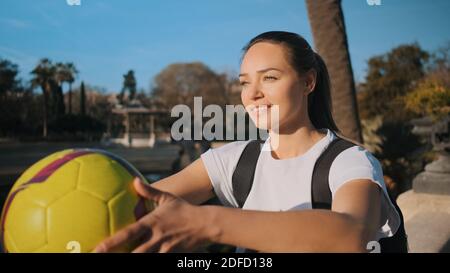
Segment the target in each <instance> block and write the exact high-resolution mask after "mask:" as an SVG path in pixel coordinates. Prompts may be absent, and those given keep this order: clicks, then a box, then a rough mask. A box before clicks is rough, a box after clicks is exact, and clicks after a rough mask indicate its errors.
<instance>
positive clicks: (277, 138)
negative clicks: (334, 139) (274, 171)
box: [269, 122, 326, 159]
mask: <svg viewBox="0 0 450 273" xmlns="http://www.w3.org/2000/svg"><path fill="white" fill-rule="evenodd" d="M269 136H270V145H271V148H272V151H271V153H272V157H273V158H275V159H288V158H293V157H297V156H301V155H302V154H304V153H306V152H307V151H308V150H309V149H310V148H311V147H312V146H314V144H316V143H317V142H318V141H320V140H321V139H322V138H323V137H325V136H326V132H325V133H324V132H321V131H319V130H317V129H316V128H314V126H313V125H312V124H311V123H310V122H309V123H306V124H304V125H300V126H298V127H297V128H296V129H294V130H289V133H283V132H282V131H280V132H274V131H270V132H269Z"/></svg>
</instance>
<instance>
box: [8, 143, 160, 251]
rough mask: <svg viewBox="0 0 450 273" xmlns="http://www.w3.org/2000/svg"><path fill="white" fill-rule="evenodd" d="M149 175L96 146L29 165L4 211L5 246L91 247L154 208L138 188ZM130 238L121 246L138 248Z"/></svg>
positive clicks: (41, 248)
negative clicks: (136, 181) (137, 183)
mask: <svg viewBox="0 0 450 273" xmlns="http://www.w3.org/2000/svg"><path fill="white" fill-rule="evenodd" d="M136 176H138V177H140V178H141V180H142V181H145V179H144V178H143V176H142V175H141V174H140V173H139V172H138V171H137V170H136V169H135V168H134V167H133V166H131V164H129V163H128V162H126V161H125V160H124V159H122V158H120V157H118V156H116V155H114V154H112V153H109V152H106V151H103V150H96V149H77V150H64V151H60V152H57V153H54V154H51V155H49V156H47V157H45V158H44V159H42V160H40V161H38V162H37V163H35V164H34V165H33V166H31V167H30V168H29V169H27V170H26V171H25V172H24V173H23V174H22V175H21V176H20V177H19V179H18V180H17V181H16V183H15V184H14V186H13V188H12V189H11V191H10V193H9V195H8V197H7V199H6V202H5V205H4V207H3V211H2V217H1V226H0V227H1V230H0V231H1V232H0V235H1V240H2V245H3V247H4V251H5V252H71V251H70V249H71V248H72V247H73V245H74V243H75V244H76V245H77V246H78V248H79V249H78V251H80V252H91V251H92V250H93V249H94V248H95V246H96V245H97V244H98V243H99V242H101V241H102V240H103V239H105V238H107V237H109V236H110V235H112V234H114V233H115V232H117V231H118V230H120V229H121V228H123V227H125V226H127V225H129V224H131V223H134V222H135V221H137V220H138V219H139V218H140V217H142V216H143V215H145V214H146V213H148V212H149V211H151V210H152V209H153V208H154V204H153V203H151V202H149V201H144V199H142V198H141V197H139V196H138V195H137V193H136V191H135V190H134V187H133V184H132V181H133V179H134V177H136ZM132 247H133V246H132V245H131V244H129V245H128V246H126V247H125V248H123V249H121V250H120V251H130V250H132Z"/></svg>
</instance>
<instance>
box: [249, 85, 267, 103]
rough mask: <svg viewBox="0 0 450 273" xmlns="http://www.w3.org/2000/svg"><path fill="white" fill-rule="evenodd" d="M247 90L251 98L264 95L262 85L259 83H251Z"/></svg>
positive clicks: (254, 98) (255, 98)
mask: <svg viewBox="0 0 450 273" xmlns="http://www.w3.org/2000/svg"><path fill="white" fill-rule="evenodd" d="M247 90H248V96H249V98H250V99H251V100H257V99H259V98H262V97H264V92H263V91H262V89H261V86H260V85H259V84H258V83H255V84H250V85H249V86H248V89H247Z"/></svg>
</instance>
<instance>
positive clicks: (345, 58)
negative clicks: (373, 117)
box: [306, 0, 363, 143]
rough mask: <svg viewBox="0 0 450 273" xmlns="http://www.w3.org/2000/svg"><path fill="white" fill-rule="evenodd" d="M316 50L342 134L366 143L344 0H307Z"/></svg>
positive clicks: (334, 114)
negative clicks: (320, 57)
mask: <svg viewBox="0 0 450 273" xmlns="http://www.w3.org/2000/svg"><path fill="white" fill-rule="evenodd" d="M306 7H307V10H308V17H309V22H310V24H311V29H312V34H313V38H314V45H315V49H316V50H317V52H318V53H319V55H320V56H322V58H323V59H324V61H325V63H326V64H327V68H328V71H329V73H330V78H331V86H332V88H331V96H332V101H333V116H334V118H335V120H336V123H337V126H338V128H339V129H340V130H341V132H342V134H343V135H344V136H346V137H348V138H351V139H353V140H355V141H358V142H360V143H362V142H363V139H362V134H361V125H360V120H359V114H358V107H357V103H356V89H355V82H354V79H353V70H352V65H351V62H350V55H349V52H348V44H347V35H346V31H345V24H344V15H343V13H342V9H341V1H340V0H321V1H317V0H306Z"/></svg>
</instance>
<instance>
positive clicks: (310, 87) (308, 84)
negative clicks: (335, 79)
mask: <svg viewBox="0 0 450 273" xmlns="http://www.w3.org/2000/svg"><path fill="white" fill-rule="evenodd" d="M316 79H317V72H316V70H315V69H310V70H309V71H308V72H306V73H305V77H304V80H305V88H306V90H305V95H309V93H311V92H312V91H314V87H316Z"/></svg>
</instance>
